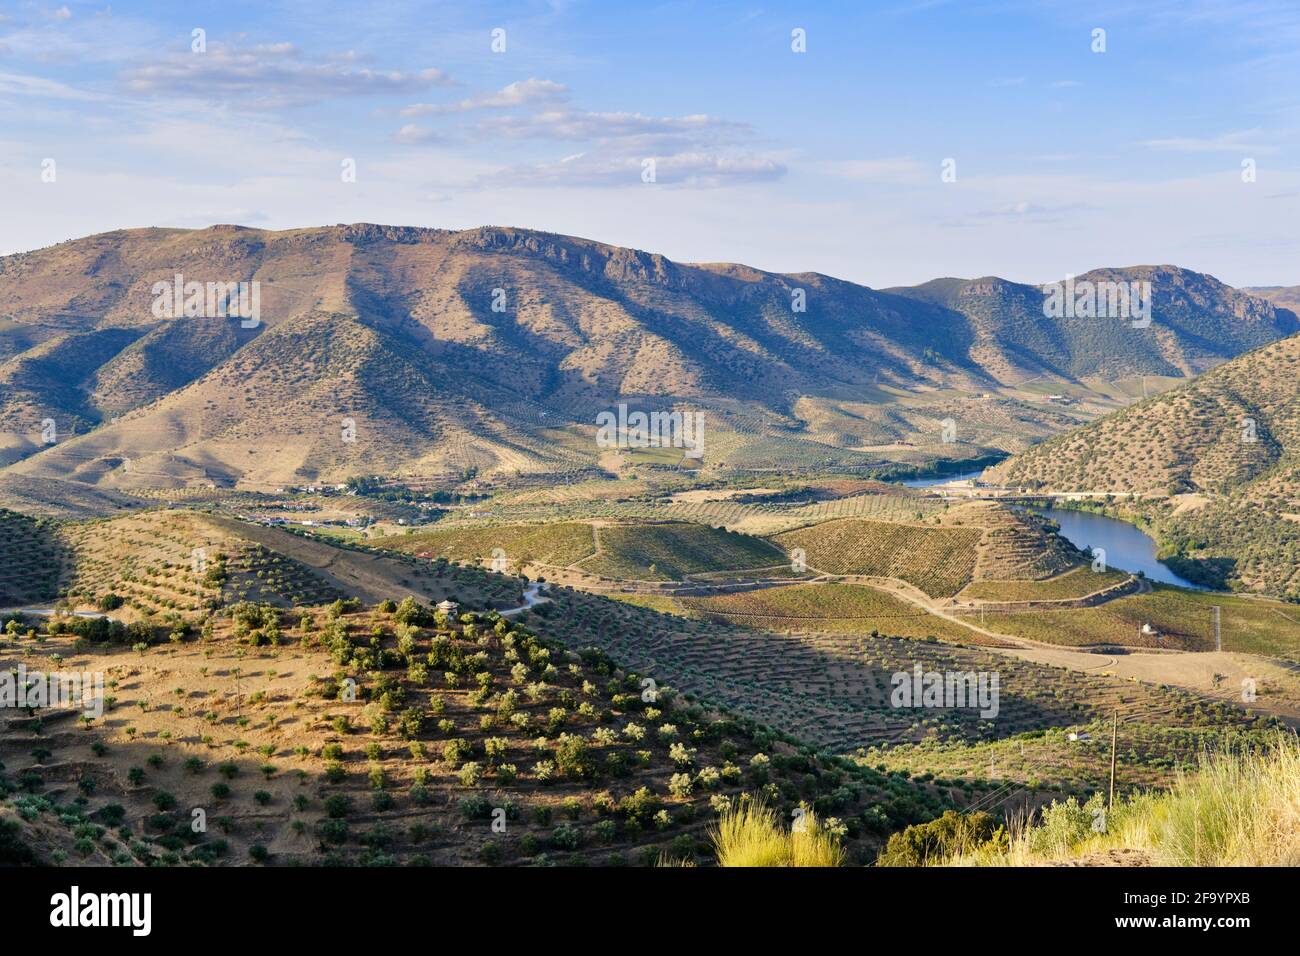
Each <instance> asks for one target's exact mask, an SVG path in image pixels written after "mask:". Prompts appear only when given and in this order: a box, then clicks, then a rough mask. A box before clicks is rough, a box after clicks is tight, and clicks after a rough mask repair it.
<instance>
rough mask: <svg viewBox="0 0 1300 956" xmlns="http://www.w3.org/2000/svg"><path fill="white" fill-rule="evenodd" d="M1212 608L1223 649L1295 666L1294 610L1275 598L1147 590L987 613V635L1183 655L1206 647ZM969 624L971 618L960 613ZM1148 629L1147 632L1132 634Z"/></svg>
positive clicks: (1299, 643) (1298, 627)
mask: <svg viewBox="0 0 1300 956" xmlns="http://www.w3.org/2000/svg"><path fill="white" fill-rule="evenodd" d="M1216 605H1217V606H1218V607H1219V608H1220V612H1219V613H1220V630H1221V634H1222V638H1223V649H1224V650H1225V651H1241V652H1244V653H1248V654H1260V655H1264V656H1266V657H1277V658H1283V659H1286V660H1293V661H1300V609H1297V608H1296V606H1295V605H1292V604H1284V603H1281V602H1279V601H1267V600H1263V599H1254V598H1244V597H1236V596H1233V595H1224V594H1207V593H1202V592H1197V591H1186V590H1183V589H1181V588H1172V587H1167V586H1165V585H1160V584H1157V585H1155V590H1154V591H1153V592H1152V593H1150V594H1134V595H1129V596H1126V597H1121V598H1117V599H1115V600H1113V601H1108V602H1107V603H1106V604H1104V605H1101V606H1100V607H1091V608H1076V609H1066V610H1059V611H1053V610H1041V611H1039V610H1036V611H1023V612H1011V613H997V614H993V613H989V614H987V615H986V616H985V624H986V626H987V627H988V628H990V629H991V630H995V631H998V632H1001V633H1005V634H1011V635H1013V636H1016V637H1025V638H1029V639H1031V640H1035V641H1046V642H1048V643H1052V644H1064V645H1071V646H1083V645H1090V644H1117V645H1121V646H1127V647H1164V648H1173V649H1178V650H1186V651H1208V650H1213V649H1214V646H1215V644H1214V610H1213V609H1214V607H1215V606H1216ZM966 616H967V617H968V619H970V620H972V621H976V620H978V615H966ZM1143 625H1150V626H1151V628H1152V629H1153V630H1154V631H1155V633H1153V634H1147V633H1140V630H1141V628H1142V626H1143Z"/></svg>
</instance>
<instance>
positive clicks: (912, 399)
mask: <svg viewBox="0 0 1300 956" xmlns="http://www.w3.org/2000/svg"><path fill="white" fill-rule="evenodd" d="M1123 273H1124V275H1125V276H1128V275H1129V274H1130V273H1132V274H1133V275H1134V276H1139V275H1140V276H1143V277H1149V278H1150V279H1151V281H1152V282H1153V285H1154V288H1155V290H1156V291H1155V293H1154V299H1155V308H1154V317H1155V322H1154V325H1153V326H1152V328H1150V329H1131V328H1128V327H1127V326H1124V325H1123V324H1122V323H1119V324H1112V325H1104V324H1100V323H1096V324H1089V325H1082V326H1079V327H1078V328H1075V327H1074V326H1070V327H1069V329H1066V330H1065V331H1062V328H1061V327H1057V326H1055V325H1053V324H1052V323H1051V322H1050V321H1049V320H1046V319H1044V318H1043V317H1042V314H1041V309H1040V310H1039V312H1038V313H1037V315H1035V313H1034V308H1035V307H1036V306H1035V302H1034V300H1033V297H1032V296H1029V295H1028V293H1026V292H1024V290H1025V289H1030V291H1034V290H1032V289H1031V288H1030V287H1015V289H1017V290H1019V291H1015V290H1013V289H1011V284H1006V283H1001V280H997V281H996V282H995V283H993V288H995V290H997V291H996V294H993V295H992V298H989V296H987V295H985V296H984V298H983V299H981V298H980V296H981V295H983V293H979V291H978V290H979V289H980V288H982V287H983V284H981V283H976V284H975V285H974V286H973V287H970V288H967V286H962V287H961V288H959V289H956V290H949V291H948V292H945V293H944V294H940V293H939V292H938V291H936V289H929V288H925V287H920V288H919V291H918V290H895V291H894V292H879V291H874V290H871V289H868V288H865V287H862V286H858V285H854V284H853V283H849V282H843V281H840V280H836V279H832V278H829V277H827V276H823V275H819V274H815V273H801V274H790V275H783V274H777V273H768V272H762V271H759V270H755V269H751V268H748V267H745V266H739V265H688V264H681V263H675V262H672V261H670V260H668V259H666V258H664V257H663V256H660V255H655V254H651V253H645V252H640V251H637V250H631V249H622V248H618V247H613V246H608V245H603V244H601V243H598V242H592V241H589V240H585V239H576V238H570V237H565V236H558V235H552V234H547V233H539V232H532V231H528V230H522V229H512V228H497V227H484V228H479V229H471V230H466V231H463V232H450V231H446V230H438V229H417V228H402V227H387V226H374V225H366V224H359V225H350V226H345V225H340V226H331V227H321V228H311V229H297V230H288V231H284V232H268V231H263V230H256V229H248V228H243V227H237V226H214V227H212V228H209V229H203V230H195V231H189V230H178V229H140V230H126V231H119V232H113V233H105V234H102V235H97V236H91V237H88V238H86V239H79V240H75V241H72V242H67V243H62V244H60V245H58V246H54V247H50V248H47V249H41V250H38V251H35V252H29V253H23V254H19V255H14V256H8V257H4V258H3V259H0V414H3V415H4V419H5V421H6V422H9V423H11V424H10V426H9V429H8V430H7V432H6V433H5V434H4V435H3V437H0V465H2V464H4V463H7V462H11V463H14V464H12V466H11V467H10V468H9V470H8V472H6V474H5V475H4V476H0V477H8V476H10V475H14V476H18V477H21V478H28V479H31V478H35V479H40V480H48V479H72V480H75V481H76V482H79V483H83V484H85V485H90V486H94V487H96V488H100V489H110V490H111V489H132V488H135V489H147V488H183V487H188V486H198V487H207V486H210V485H216V486H229V485H242V486H254V487H264V488H265V487H274V486H278V485H281V484H286V483H288V484H293V483H301V484H308V483H313V482H321V481H327V482H335V481H340V480H343V479H345V478H347V477H351V476H353V475H357V474H373V473H376V472H379V473H385V474H397V473H406V474H412V475H430V474H438V473H443V472H448V471H451V472H463V471H466V470H477V471H479V472H481V473H485V474H487V473H515V472H524V473H530V472H547V473H560V474H571V473H574V472H576V471H581V470H584V469H590V468H592V467H594V466H596V465H597V464H599V465H600V466H601V467H606V468H615V469H621V468H626V467H631V466H633V465H635V464H636V463H637V462H638V461H641V462H642V463H645V464H649V465H652V466H659V467H662V466H675V465H677V464H678V459H679V458H680V455H678V456H676V458H673V459H672V460H669V458H668V457H666V456H665V455H663V454H659V455H649V456H647V455H645V454H644V453H637V452H632V453H630V454H629V453H627V452H621V453H614V454H605V453H604V452H605V450H604V449H600V448H597V447H596V446H595V443H594V441H593V432H594V428H593V423H594V422H595V416H596V414H597V413H598V412H600V411H604V410H608V409H610V408H611V407H613V406H614V405H615V404H616V403H617V402H619V401H625V402H628V403H629V404H630V405H631V406H632V407H633V408H639V409H644V410H656V409H659V410H668V409H671V408H674V407H676V408H679V409H681V408H687V409H689V408H695V409H705V410H707V412H708V415H707V417H708V426H707V432H706V435H707V438H706V441H707V442H708V445H707V447H708V452H707V455H706V458H705V461H704V462H703V467H706V468H709V469H722V468H733V469H734V468H756V467H766V466H770V464H771V462H772V461H773V460H780V461H785V462H790V463H792V464H793V465H796V466H807V467H825V466H832V465H833V466H839V467H844V466H855V467H862V466H864V465H870V464H872V463H877V464H878V463H880V462H881V461H885V460H901V461H906V462H916V463H924V462H927V461H933V460H935V459H936V458H956V459H960V458H972V457H978V456H980V455H984V454H988V453H990V452H991V451H997V450H998V449H1002V450H1006V451H1018V450H1021V449H1022V448H1023V447H1024V446H1025V444H1026V442H1028V441H1033V440H1036V439H1040V438H1043V437H1046V436H1048V435H1050V434H1053V433H1055V432H1057V431H1060V430H1061V429H1064V428H1067V427H1070V426H1072V425H1074V424H1077V423H1078V422H1079V421H1080V420H1082V419H1080V417H1079V414H1077V413H1071V412H1067V411H1063V410H1061V409H1058V408H1053V407H1050V406H1049V405H1043V404H1042V403H1028V404H1026V403H1025V402H1024V401H1023V400H1021V399H1017V398H1011V397H1006V396H1003V395H1001V394H999V393H998V392H999V389H1000V387H1001V386H1002V385H1003V384H1005V383H1014V382H1018V381H1020V380H1022V379H1024V378H1025V377H1027V376H1029V375H1031V374H1049V375H1053V376H1059V377H1064V378H1069V377H1075V376H1082V375H1093V376H1099V377H1105V376H1124V375H1132V374H1137V373H1141V374H1151V375H1172V376H1180V375H1189V374H1193V373H1195V372H1197V371H1200V370H1201V369H1203V368H1206V367H1209V366H1210V365H1213V364H1215V363H1216V362H1219V361H1222V360H1224V359H1226V358H1229V357H1231V356H1232V355H1234V354H1237V353H1238V352H1240V351H1242V350H1244V349H1246V348H1250V347H1252V346H1254V345H1258V344H1262V343H1264V342H1267V341H1269V340H1271V339H1273V338H1276V337H1278V336H1279V335H1281V334H1284V333H1285V332H1288V331H1291V330H1293V329H1294V327H1295V325H1294V323H1295V319H1294V316H1293V315H1292V314H1291V313H1290V312H1287V311H1285V310H1279V309H1275V308H1274V307H1273V306H1271V305H1268V304H1267V303H1265V302H1264V301H1262V300H1259V299H1254V298H1251V297H1249V296H1246V295H1243V294H1242V293H1239V292H1237V291H1236V290H1232V289H1229V288H1228V287H1226V286H1223V285H1222V284H1221V283H1218V282H1217V281H1215V280H1212V279H1210V278H1209V277H1206V276H1199V275H1197V274H1195V273H1188V272H1186V271H1184V270H1178V269H1174V268H1172V267H1160V268H1159V269H1154V270H1152V269H1145V268H1143V269H1137V270H1123ZM177 274H179V275H182V276H184V277H185V278H186V279H187V280H189V281H198V282H205V281H256V282H258V283H259V286H260V289H261V298H260V305H261V311H260V320H259V322H258V323H257V324H256V325H254V326H253V327H243V326H244V323H240V322H239V321H237V320H234V319H212V318H206V319H205V318H197V317H196V318H166V317H159V316H157V315H155V310H154V309H153V305H154V299H155V296H154V295H153V293H152V288H153V285H154V283H156V282H159V281H164V280H166V281H170V280H171V279H172V278H173V277H174V276H175V275H177ZM945 281H947V280H945ZM963 289H966V292H963V291H962V290H963ZM895 293H896V294H895ZM1013 293H1014V294H1013ZM1035 294H1036V295H1038V297H1039V302H1040V304H1041V293H1035ZM796 300H798V301H800V302H801V303H802V304H803V305H804V306H805V308H804V309H803V310H802V311H799V310H797V309H796V307H795V305H794V303H795V302H796ZM986 300H987V301H986ZM980 302H983V303H984V304H983V305H980V304H978V303H980ZM1053 321H1054V320H1053ZM1106 356H1112V357H1113V358H1110V359H1107V358H1105V357H1106ZM946 418H953V419H954V420H955V421H957V422H959V423H960V426H959V428H958V440H957V441H956V442H955V443H949V444H944V443H942V442H940V441H939V423H940V422H941V421H942V420H944V419H946ZM51 420H52V421H53V422H54V426H55V432H56V433H57V440H56V441H55V443H53V444H51V443H50V442H49V441H48V440H47V438H46V437H45V435H44V434H43V432H42V422H47V421H51ZM660 459H662V460H660Z"/></svg>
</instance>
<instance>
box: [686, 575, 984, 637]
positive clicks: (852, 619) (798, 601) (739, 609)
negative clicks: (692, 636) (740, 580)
mask: <svg viewBox="0 0 1300 956" xmlns="http://www.w3.org/2000/svg"><path fill="white" fill-rule="evenodd" d="M679 603H680V604H681V605H682V606H683V607H685V608H687V609H688V610H690V611H693V612H695V613H696V614H699V615H701V616H703V617H706V618H709V619H713V620H723V621H729V622H731V623H734V624H742V625H745V626H747V627H756V628H765V629H769V630H774V631H826V632H847V633H852V634H869V633H872V632H877V631H878V632H879V633H881V634H891V635H894V636H897V637H918V638H924V637H938V638H942V639H945V640H954V641H959V642H962V643H967V644H978V643H980V642H981V640H982V639H984V638H983V636H982V635H980V634H978V633H976V632H975V631H972V630H970V629H969V628H965V627H962V626H961V625H960V624H954V623H952V622H951V621H948V620H945V619H944V618H941V617H936V616H935V615H933V614H927V613H926V612H925V611H923V610H921V609H920V608H918V607H916V606H915V605H913V604H908V603H907V602H906V601H901V600H899V599H898V598H895V597H892V596H891V595H888V594H885V593H884V592H882V591H877V590H876V589H874V588H870V587H867V586H865V585H861V584H836V583H829V584H793V585H790V586H788V587H773V588H762V589H760V590H755V591H741V592H738V593H733V594H718V595H710V596H708V597H690V598H680V599H679Z"/></svg>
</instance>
